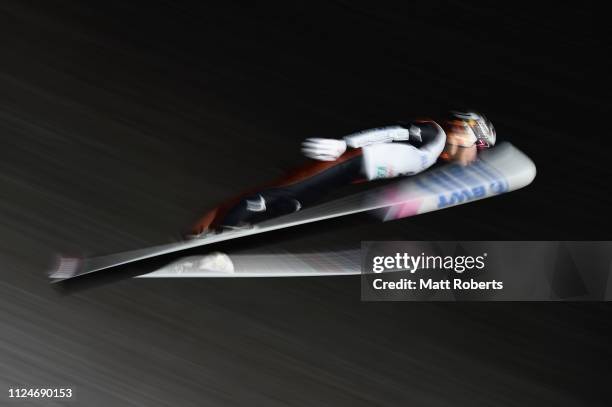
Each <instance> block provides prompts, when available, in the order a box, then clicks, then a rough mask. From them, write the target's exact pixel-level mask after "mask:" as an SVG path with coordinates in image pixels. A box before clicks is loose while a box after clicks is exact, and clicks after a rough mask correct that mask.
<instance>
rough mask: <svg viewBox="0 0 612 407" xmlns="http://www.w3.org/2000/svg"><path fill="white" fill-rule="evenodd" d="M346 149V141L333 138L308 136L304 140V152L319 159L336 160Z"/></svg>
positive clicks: (314, 158) (309, 156) (307, 155)
mask: <svg viewBox="0 0 612 407" xmlns="http://www.w3.org/2000/svg"><path fill="white" fill-rule="evenodd" d="M345 151H346V142H345V141H344V140H336V139H333V138H308V139H306V140H304V142H302V153H304V155H305V156H306V157H308V158H312V159H313V160H319V161H335V160H336V159H337V158H338V157H340V156H341V155H342V154H343V153H344V152H345Z"/></svg>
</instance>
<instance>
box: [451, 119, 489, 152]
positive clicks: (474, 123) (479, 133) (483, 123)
mask: <svg viewBox="0 0 612 407" xmlns="http://www.w3.org/2000/svg"><path fill="white" fill-rule="evenodd" d="M451 113H452V117H453V118H454V119H455V120H460V121H462V122H463V123H465V125H466V126H467V127H469V128H470V129H471V130H472V131H473V132H474V136H476V147H477V148H478V149H479V150H482V149H485V148H490V147H493V146H494V145H495V141H496V139H497V136H496V134H495V128H494V127H493V124H492V123H491V122H490V121H489V120H487V118H486V117H484V116H483V115H482V114H480V113H476V112H451Z"/></svg>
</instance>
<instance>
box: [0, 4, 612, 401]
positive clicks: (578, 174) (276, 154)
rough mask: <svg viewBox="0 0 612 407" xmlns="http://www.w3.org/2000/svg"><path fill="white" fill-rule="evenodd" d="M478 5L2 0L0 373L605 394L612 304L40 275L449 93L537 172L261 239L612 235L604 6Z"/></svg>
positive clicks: (131, 244) (175, 384) (503, 395)
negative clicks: (494, 189)
mask: <svg viewBox="0 0 612 407" xmlns="http://www.w3.org/2000/svg"><path fill="white" fill-rule="evenodd" d="M470 3H471V2H465V1H461V2H455V1H449V2H442V1H427V2H425V1H417V2H403V3H401V6H399V5H397V4H393V3H385V2H375V3H370V4H364V5H358V4H357V3H356V2H352V1H344V2H343V1H337V2H327V3H326V5H324V6H319V7H316V8H315V7H313V6H312V5H310V3H307V2H304V3H300V2H298V3H292V4H291V5H287V4H285V5H283V6H274V7H273V6H267V7H266V6H257V7H255V6H253V5H252V4H250V3H249V2H243V3H229V2H218V3H211V4H206V3H204V2H197V1H193V2H185V1H181V2H161V1H147V2H144V1H143V2H135V1H132V2H112V1H111V2H109V1H106V2H82V1H4V0H2V1H0V141H1V143H0V147H1V148H0V265H1V270H0V272H1V273H2V274H1V276H2V282H1V283H0V301H1V306H0V383H1V384H2V388H4V389H7V388H8V387H9V386H19V387H33V386H65V387H72V388H73V389H74V391H75V393H76V397H77V402H76V405H88V406H98V405H100V406H108V405H147V406H158V405H160V406H162V405H168V406H175V405H180V406H189V405H194V406H196V405H198V406H199V405H266V406H276V405H279V406H280V405H296V406H298V405H299V406H312V405H317V406H324V405H330V406H332V405H333V406H336V405H347V406H360V405H363V406H371V405H410V404H427V405H436V406H438V405H439V406H442V405H504V406H506V405H507V406H512V405H517V406H518V405H521V406H522V405H536V404H537V405H607V404H608V401H607V400H609V397H610V389H609V376H610V369H609V362H610V360H611V356H612V351H611V350H610V348H609V338H610V336H609V335H608V331H609V330H610V325H611V322H610V316H611V313H610V307H609V306H608V305H607V304H598V303H582V304H571V303H567V304H526V303H516V304H514V303H486V304H471V303H452V304H451V303H449V304H429V303H393V304H387V303H384V304H383V303H361V302H360V293H359V278H358V277H354V278H353V277H342V278H315V279H306V278H299V279H285V280H283V279H245V280H239V281H237V280H220V279H215V280H209V279H200V280H179V281H177V280H155V281H150V280H149V281H143V280H123V281H119V282H116V283H114V284H104V285H95V286H93V287H90V288H88V289H86V290H80V291H78V292H71V293H69V294H67V293H66V292H64V291H62V290H58V289H56V288H53V287H51V286H50V285H49V284H48V280H47V277H46V275H45V273H46V271H47V270H48V269H49V268H50V267H51V266H52V265H53V263H54V261H55V256H56V255H57V254H58V253H72V254H78V255H82V254H85V255H86V254H92V253H106V252H113V251H122V250H126V249H131V248H138V247H143V246H147V245H152V244H156V243H162V242H166V241H169V240H172V239H174V238H175V237H176V236H177V233H178V232H179V231H181V230H184V228H185V227H186V226H188V225H189V224H190V223H191V222H192V221H193V220H194V219H195V218H197V217H198V216H199V215H200V214H201V213H202V212H203V211H204V210H205V209H207V208H209V207H211V206H213V205H214V204H215V203H217V202H218V201H220V200H223V199H225V198H227V197H229V196H231V195H232V194H234V193H236V192H237V191H240V190H242V189H244V188H246V187H249V186H251V185H253V184H257V183H261V182H264V181H266V180H269V179H270V178H273V177H276V176H278V175H280V174H282V172H283V170H284V169H287V168H289V167H292V166H294V165H296V164H298V163H299V162H300V161H301V160H302V158H301V157H300V153H299V143H300V141H301V140H302V139H304V138H306V137H309V136H322V137H339V136H341V135H344V134H347V133H349V132H351V131H354V130H359V129H364V128H367V127H372V126H378V125H384V124H389V123H394V122H396V121H400V120H405V119H406V118H410V117H414V116H420V115H432V114H438V113H441V112H444V111H446V110H448V109H451V108H456V107H472V108H476V109H480V110H481V111H482V112H484V113H485V114H486V115H487V116H488V117H489V118H490V119H491V120H492V121H493V123H494V124H495V126H496V128H497V132H498V137H499V139H505V140H509V141H511V142H512V143H514V144H515V145H516V146H517V147H519V148H520V149H521V150H523V151H525V152H526V153H527V154H528V155H529V156H530V157H531V158H532V159H533V160H534V161H535V163H536V165H537V167H538V176H537V178H536V180H535V181H534V183H533V184H532V185H530V186H529V187H527V188H525V189H523V190H520V191H517V192H513V193H511V194H508V195H505V196H501V197H496V198H494V199H488V200H485V201H481V202H476V203H473V204H470V205H466V206H462V207H459V208H453V209H450V210H447V211H440V212H436V213H431V214H427V215H423V216H420V217H417V218H413V219H406V220H402V221H396V222H391V223H386V224H381V223H376V222H374V221H373V220H372V219H368V218H365V217H359V216H357V217H349V218H346V219H343V220H342V221H333V222H329V223H328V224H326V226H325V227H323V226H319V225H311V226H306V227H302V228H296V229H295V230H290V231H284V232H282V233H278V234H276V235H270V236H261V237H259V238H257V239H252V240H251V241H250V242H249V245H250V246H251V247H252V246H253V245H259V246H261V247H262V248H267V247H272V246H273V247H276V248H282V249H287V248H291V249H298V250H323V249H330V248H334V247H340V246H351V245H355V244H358V243H359V241H360V240H378V239H389V240H391V239H395V240H401V239H406V240H410V239H412V240H418V239H422V240H435V239H438V240H441V239H481V240H484V239H506V240H514V239H517V240H522V239H526V240H527V239H553V240H583V239H589V240H595V239H604V240H610V226H612V225H611V223H612V222H611V220H610V216H609V214H608V208H609V207H610V205H611V199H610V194H609V192H608V190H609V183H610V175H611V172H610V169H609V167H610V159H609V158H608V157H609V153H608V152H609V151H610V150H609V144H610V143H609V135H608V134H607V131H608V130H607V129H609V123H608V120H609V117H610V115H609V112H610V102H609V96H608V94H607V93H606V91H605V89H606V88H607V87H608V84H607V79H604V78H607V72H608V71H609V64H608V62H607V60H606V57H607V56H608V55H609V54H610V42H609V38H608V37H607V36H606V35H605V32H606V24H607V23H606V21H605V19H604V18H602V17H601V14H600V11H598V10H595V9H594V8H593V7H592V6H591V5H590V3H588V2H580V3H576V4H573V5H572V6H571V7H570V6H564V5H559V4H556V3H554V2H551V3H550V4H546V3H541V2H537V8H536V6H535V3H536V2H531V3H524V4H518V3H515V2H511V3H510V2H506V3H504V4H498V3H497V2H495V3H491V4H486V5H485V4H476V3H474V4H470ZM604 74H605V75H604ZM235 249H237V250H239V249H240V247H239V245H237V246H236V247H235ZM0 391H6V390H2V389H0ZM3 397H4V396H3ZM2 400H4V401H2V402H0V404H2V403H5V402H6V401H7V400H8V398H5V399H2ZM42 404H45V405H46V404H53V402H52V401H46V402H44V403H42ZM57 404H58V405H59V404H61V405H64V403H63V402H58V403H57Z"/></svg>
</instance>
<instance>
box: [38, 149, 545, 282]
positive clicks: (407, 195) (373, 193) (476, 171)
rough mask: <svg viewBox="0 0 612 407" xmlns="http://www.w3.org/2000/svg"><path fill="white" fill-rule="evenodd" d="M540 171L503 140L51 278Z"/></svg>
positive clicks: (406, 209)
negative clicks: (344, 192) (419, 169)
mask: <svg viewBox="0 0 612 407" xmlns="http://www.w3.org/2000/svg"><path fill="white" fill-rule="evenodd" d="M535 175H536V167H535V164H534V163H533V161H531V159H530V158H529V157H527V156H526V155H525V154H524V153H522V152H521V151H520V150H518V149H517V148H516V147H514V146H513V145H511V144H510V143H507V142H506V143H501V144H499V145H498V146H496V147H495V148H492V149H490V150H486V151H483V152H482V153H481V154H480V156H479V158H478V159H477V160H476V161H475V162H474V163H472V164H470V165H468V166H461V165H459V164H456V163H451V164H446V165H442V166H440V167H437V168H434V169H432V170H430V171H427V172H425V173H422V174H419V175H416V176H413V177H405V178H401V179H400V180H398V181H397V182H395V183H393V184H389V185H385V186H382V187H378V188H374V189H371V190H367V191H363V192H360V193H357V194H354V195H351V196H348V197H344V198H339V199H336V200H333V201H330V202H327V203H323V204H320V205H317V206H314V207H311V208H306V209H303V210H301V211H299V212H295V213H292V214H289V215H285V216H282V217H278V218H275V219H270V220H267V221H263V222H260V223H258V224H256V225H253V227H251V228H248V229H242V230H232V231H227V232H223V233H219V234H209V235H205V236H202V237H197V238H194V239H192V240H186V241H181V242H176V243H169V244H165V245H159V246H153V247H147V248H143V249H136V250H131V251H126V252H121V253H116V254H110V255H106V256H98V257H92V258H86V259H75V258H69V257H62V258H60V261H59V265H58V266H57V268H56V269H55V270H53V271H52V272H51V273H49V277H50V278H51V279H52V280H53V282H58V281H63V280H67V279H72V278H75V277H79V276H83V275H86V274H90V273H93V272H97V271H101V270H107V269H111V268H113V267H117V266H121V265H126V264H130V263H135V262H138V261H141V260H144V259H150V258H153V257H158V256H163V255H166V254H170V253H177V252H181V251H184V250H188V249H192V248H195V247H201V246H206V245H211V244H214V243H219V242H223V241H229V240H234V239H239V238H243V237H246V236H252V235H256V234H260V233H266V232H271V231H274V230H279V229H284V228H289V227H294V226H298V225H303V224H307V223H313V222H318V221H322V220H326V219H331V218H337V217H341V216H347V215H351V214H356V213H360V212H369V211H375V210H380V215H381V218H382V220H385V221H388V220H393V219H399V218H404V217H408V216H414V215H418V214H422V213H426V212H431V211H435V210H439V209H445V208H449V207H452V206H456V205H461V204H464V203H468V202H472V201H476V200H479V199H484V198H488V197H492V196H496V195H499V194H503V193H506V192H511V191H514V190H517V189H519V188H522V187H525V186H526V185H529V184H530V183H531V181H532V180H533V179H534V178H535Z"/></svg>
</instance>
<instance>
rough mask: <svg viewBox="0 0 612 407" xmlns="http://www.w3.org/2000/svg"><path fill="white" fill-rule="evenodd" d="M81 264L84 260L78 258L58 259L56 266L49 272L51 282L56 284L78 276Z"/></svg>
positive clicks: (62, 257) (61, 257)
mask: <svg viewBox="0 0 612 407" xmlns="http://www.w3.org/2000/svg"><path fill="white" fill-rule="evenodd" d="M81 263H82V260H81V259H80V258H78V257H64V256H60V257H58V259H57V264H56V266H55V267H54V268H53V269H52V270H51V271H49V272H48V276H49V278H50V279H51V282H52V283H56V282H59V281H62V280H67V279H69V278H72V277H74V276H76V275H77V274H78V272H79V268H80V266H81Z"/></svg>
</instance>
